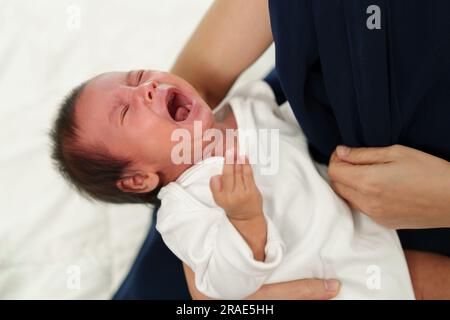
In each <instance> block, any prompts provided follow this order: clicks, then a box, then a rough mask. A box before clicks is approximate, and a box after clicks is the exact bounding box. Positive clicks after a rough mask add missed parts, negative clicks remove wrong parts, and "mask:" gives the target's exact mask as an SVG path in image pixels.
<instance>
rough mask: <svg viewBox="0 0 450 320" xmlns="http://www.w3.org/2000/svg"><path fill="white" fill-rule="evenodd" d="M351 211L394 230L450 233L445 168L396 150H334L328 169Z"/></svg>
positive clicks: (449, 180)
mask: <svg viewBox="0 0 450 320" xmlns="http://www.w3.org/2000/svg"><path fill="white" fill-rule="evenodd" d="M328 174H329V176H330V180H331V184H332V187H333V189H334V190H335V191H336V193H337V194H339V195H340V196H341V197H342V198H344V199H345V200H346V201H347V202H348V203H349V204H350V205H351V206H352V207H353V208H355V209H357V210H360V211H362V212H363V213H365V214H367V215H369V216H370V217H371V218H372V219H373V220H375V221H376V222H378V223H380V224H382V225H384V226H386V227H389V228H394V229H402V228H409V229H413V228H437V227H450V163H449V162H447V161H445V160H443V159H440V158H437V157H434V156H432V155H430V154H427V153H424V152H421V151H418V150H415V149H411V148H408V147H404V146H400V145H395V146H391V147H385V148H348V147H344V146H339V147H338V148H337V149H336V151H335V152H334V153H333V155H332V157H331V161H330V165H329V169H328Z"/></svg>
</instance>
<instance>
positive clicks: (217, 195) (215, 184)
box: [209, 176, 222, 204]
mask: <svg viewBox="0 0 450 320" xmlns="http://www.w3.org/2000/svg"><path fill="white" fill-rule="evenodd" d="M209 187H210V188H211V192H212V195H213V198H214V201H215V202H216V203H217V204H219V203H221V202H222V201H221V200H222V176H214V177H211V179H210V180H209Z"/></svg>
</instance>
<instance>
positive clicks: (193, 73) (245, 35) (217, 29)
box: [171, 0, 273, 107]
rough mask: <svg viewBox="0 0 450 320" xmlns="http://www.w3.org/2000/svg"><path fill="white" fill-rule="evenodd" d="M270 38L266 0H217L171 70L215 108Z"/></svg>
mask: <svg viewBox="0 0 450 320" xmlns="http://www.w3.org/2000/svg"><path fill="white" fill-rule="evenodd" d="M272 41H273V40H272V31H271V28H270V18H269V8H268V2H267V0H232V1H230V0H216V1H215V2H214V3H213V5H212V6H211V8H210V9H209V11H208V12H207V13H206V15H205V17H204V18H203V19H202V21H201V22H200V24H199V26H198V27H197V29H196V31H195V32H194V34H193V35H192V37H191V38H190V40H189V41H188V42H187V44H186V45H185V47H184V49H183V50H182V52H181V53H180V55H179V57H178V59H177V61H176V63H175V65H174V66H173V68H172V70H171V72H172V73H175V74H177V75H179V76H181V77H183V78H184V79H186V80H187V81H188V82H189V83H191V84H192V85H193V86H194V87H195V88H196V89H197V91H198V92H199V93H200V94H201V95H202V96H203V98H204V99H205V101H206V102H207V103H208V104H209V105H210V106H211V107H215V106H217V104H219V103H220V101H221V100H222V99H223V97H224V96H225V95H226V94H227V92H228V90H229V89H230V88H231V86H232V85H233V83H234V82H235V81H236V79H237V77H238V76H239V75H240V74H241V73H242V72H243V71H244V70H245V69H247V68H248V67H249V66H250V65H252V64H253V62H255V61H256V60H257V58H259V57H260V56H261V55H262V53H263V52H264V51H265V50H266V49H267V48H268V47H269V46H270V44H271V43H272Z"/></svg>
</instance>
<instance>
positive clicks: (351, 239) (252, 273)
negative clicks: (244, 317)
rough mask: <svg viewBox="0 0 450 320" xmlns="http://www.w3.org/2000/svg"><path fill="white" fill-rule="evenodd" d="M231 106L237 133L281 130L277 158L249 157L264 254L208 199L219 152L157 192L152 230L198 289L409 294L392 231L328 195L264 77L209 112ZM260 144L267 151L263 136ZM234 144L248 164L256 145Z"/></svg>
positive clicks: (210, 292) (229, 293) (226, 294)
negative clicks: (326, 286)
mask: <svg viewBox="0 0 450 320" xmlns="http://www.w3.org/2000/svg"><path fill="white" fill-rule="evenodd" d="M229 106H231V109H232V111H233V113H234V115H235V118H236V122H237V125H238V129H239V130H240V131H242V130H243V129H244V130H252V129H256V130H257V129H279V140H278V142H279V143H278V144H277V146H278V148H279V150H277V151H278V152H276V154H275V156H277V157H278V158H274V157H273V156H272V158H270V157H266V158H265V159H264V161H259V162H258V163H255V164H252V168H253V171H254V177H255V182H256V185H257V186H258V188H259V190H260V191H261V194H262V196H263V208H264V215H265V218H266V221H267V244H266V247H265V253H266V259H265V261H263V262H261V261H257V260H255V259H254V258H253V253H252V251H251V249H250V247H249V246H248V245H247V243H246V242H245V240H244V239H243V238H242V236H241V235H240V234H239V232H238V231H237V230H236V229H235V228H234V226H233V225H232V224H231V222H230V221H229V220H228V218H227V216H226V214H225V212H224V210H223V209H222V208H220V207H218V206H217V205H216V204H215V202H214V200H213V197H212V193H211V190H210V188H209V181H210V178H211V177H212V176H214V175H218V174H221V173H222V170H223V163H224V159H223V158H221V157H211V158H207V159H205V160H203V161H201V162H199V163H197V164H195V165H194V166H193V167H191V168H190V169H188V170H187V171H185V172H184V173H183V174H182V175H181V176H180V177H179V178H178V179H177V180H176V181H175V182H171V183H169V184H168V185H167V186H165V187H164V188H162V189H161V191H160V193H159V195H158V197H159V198H160V199H161V208H160V209H159V211H158V216H157V225H156V228H157V230H158V231H159V232H160V233H161V235H162V238H163V240H164V242H165V243H166V245H167V246H168V247H169V249H170V250H171V251H172V252H173V253H174V254H175V255H176V256H177V257H178V258H179V259H181V260H182V261H183V262H184V263H186V264H187V265H188V266H189V267H190V268H191V269H192V270H193V271H194V273H195V285H196V287H197V289H198V290H199V291H200V292H202V293H203V294H205V295H207V296H209V297H212V298H217V299H241V298H244V297H246V296H248V295H250V294H252V293H254V292H255V291H257V290H258V289H259V288H260V287H261V286H262V285H263V284H268V283H276V282H284V281H289V280H296V279H303V278H320V279H338V280H340V282H341V290H340V293H339V295H338V296H337V298H338V299H414V293H413V289H412V285H411V280H410V277H409V272H408V268H407V264H406V261H405V258H404V255H403V250H402V248H401V245H400V242H399V240H398V237H397V235H396V232H395V231H390V230H388V229H386V228H384V227H381V226H379V225H378V224H376V223H375V222H373V221H372V220H371V219H369V218H368V217H367V216H365V215H363V214H360V213H357V212H352V211H351V210H350V208H349V207H348V205H347V204H346V203H345V202H344V201H343V200H342V199H341V198H340V197H338V196H337V195H336V194H335V192H334V191H333V190H332V189H331V187H330V186H329V184H328V182H327V181H326V178H327V177H326V176H325V175H326V173H324V172H325V171H324V170H321V171H322V175H321V174H320V173H319V171H318V168H320V166H317V167H316V165H315V163H314V162H313V160H312V159H311V157H310V154H309V152H308V146H307V142H306V138H305V136H304V135H303V133H302V131H301V129H300V127H299V126H298V124H297V122H296V120H295V117H294V116H293V115H292V112H291V110H289V109H287V110H288V112H286V111H282V109H280V108H279V106H278V105H277V104H276V102H275V98H274V95H273V92H272V90H271V89H270V87H269V86H268V85H267V84H266V83H265V82H262V81H259V82H254V83H251V84H249V85H247V86H246V87H244V88H243V89H241V90H239V91H238V92H236V93H234V94H233V95H232V96H230V97H228V98H227V99H226V100H225V101H224V102H223V103H222V104H221V106H220V107H219V109H218V110H219V111H217V112H216V116H218V115H219V114H220V113H221V112H223V111H224V108H227V107H229ZM285 110H286V109H285ZM239 137H240V138H239V139H240V141H241V136H239ZM242 141H244V140H243V139H242ZM257 143H258V144H257V147H258V148H259V150H263V151H266V153H265V154H266V155H268V154H270V152H268V150H269V149H270V150H272V149H271V145H270V144H269V139H259V140H258V141H257ZM239 147H240V148H239V152H240V153H241V154H247V155H250V161H251V163H253V160H252V156H251V154H250V153H251V152H250V148H254V147H255V145H252V144H248V143H247V144H245V143H242V144H241V145H240V146H239ZM268 158H269V159H268ZM274 161H278V163H277V165H274V163H275V162H274ZM261 162H263V163H261ZM274 167H275V168H276V170H275V171H276V172H275V173H273V171H274V169H273V168H274ZM322 169H323V168H322ZM263 172H265V174H263ZM267 172H269V173H271V174H267Z"/></svg>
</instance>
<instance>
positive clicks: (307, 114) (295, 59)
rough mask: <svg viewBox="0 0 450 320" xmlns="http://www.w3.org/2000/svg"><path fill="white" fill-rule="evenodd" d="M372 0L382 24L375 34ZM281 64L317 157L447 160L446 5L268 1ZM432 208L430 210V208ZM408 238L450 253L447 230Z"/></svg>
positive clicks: (415, 245)
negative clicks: (396, 152)
mask: <svg viewBox="0 0 450 320" xmlns="http://www.w3.org/2000/svg"><path fill="white" fill-rule="evenodd" d="M370 5H378V6H379V8H380V9H381V29H380V30H376V29H375V30H369V28H367V26H366V20H367V19H368V18H369V15H368V14H367V13H366V12H367V8H368V7H369V6H370ZM269 7H270V15H271V23H272V31H273V35H274V41H275V48H276V69H277V73H278V76H279V79H280V82H281V86H282V88H283V91H284V93H285V94H286V97H287V99H288V100H289V102H290V103H291V106H292V108H293V111H294V113H295V115H296V118H297V120H298V121H299V123H300V124H301V126H302V128H303V130H304V132H305V134H306V136H307V138H308V141H309V143H310V150H311V152H312V155H313V156H314V157H315V158H316V160H318V161H321V162H324V163H326V162H327V161H328V160H329V157H330V155H331V153H332V152H333V150H334V149H335V148H336V146H337V145H339V144H346V145H348V146H352V147H381V146H389V145H393V144H402V145H406V146H409V147H412V148H415V149H418V150H422V151H424V152H427V153H430V154H432V155H435V156H438V157H440V158H443V159H446V160H450V125H449V123H450V19H449V14H450V1H448V0H433V1H429V0H395V1H394V0H391V1H389V0H296V1H288V0H269ZM425 214H426V213H425ZM399 234H400V237H401V240H402V243H403V245H404V246H405V247H407V248H410V249H420V250H427V251H432V252H437V253H441V254H445V255H447V256H450V229H436V230H408V231H402V232H400V233H399Z"/></svg>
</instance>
